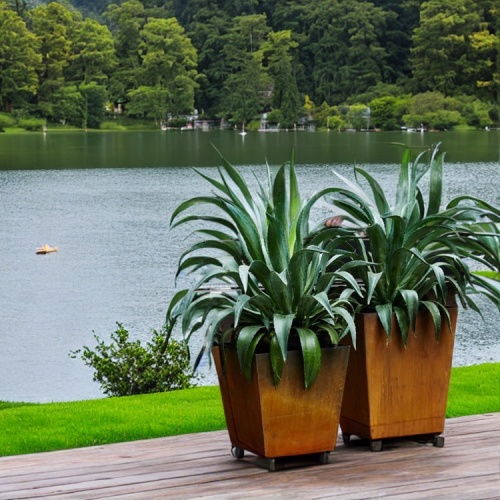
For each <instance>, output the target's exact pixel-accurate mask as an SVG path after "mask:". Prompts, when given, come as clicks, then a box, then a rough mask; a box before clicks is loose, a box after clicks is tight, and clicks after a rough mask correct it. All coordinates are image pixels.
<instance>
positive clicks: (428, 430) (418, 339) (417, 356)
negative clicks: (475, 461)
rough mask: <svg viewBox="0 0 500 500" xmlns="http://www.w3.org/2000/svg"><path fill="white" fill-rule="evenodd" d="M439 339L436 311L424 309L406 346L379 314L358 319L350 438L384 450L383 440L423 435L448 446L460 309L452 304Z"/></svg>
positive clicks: (347, 421) (347, 408) (347, 417)
mask: <svg viewBox="0 0 500 500" xmlns="http://www.w3.org/2000/svg"><path fill="white" fill-rule="evenodd" d="M447 309H448V312H449V314H450V319H451V327H452V329H451V332H450V329H449V328H448V324H447V323H446V321H445V320H444V319H443V322H442V328H441V333H440V337H439V342H437V341H436V338H435V333H434V326H433V323H432V319H431V317H430V314H429V313H427V312H421V313H419V316H418V318H417V324H416V331H415V333H413V332H410V333H409V335H408V342H407V346H406V348H405V347H404V346H403V342H402V340H401V336H400V335H399V332H398V331H397V327H396V324H395V320H393V324H392V332H393V333H392V335H391V337H390V339H389V340H387V335H386V333H385V331H384V329H383V327H382V324H381V323H380V321H379V319H378V317H377V315H376V313H365V314H359V315H357V317H356V329H357V342H356V344H357V345H356V350H354V349H351V353H350V356H349V366H348V370H347V377H346V385H345V391H344V399H343V403H342V412H341V417H340V426H341V429H342V433H343V437H344V442H345V443H346V444H348V443H349V440H350V436H351V435H356V436H359V437H361V438H364V439H369V440H370V448H371V449H372V451H380V449H381V448H382V440H383V439H386V438H399V437H411V436H420V437H421V438H423V439H425V440H429V441H431V440H432V441H433V442H434V445H435V446H439V447H441V446H443V445H444V438H443V437H442V436H439V435H440V434H441V433H442V432H443V431H444V423H445V417H446V402H447V397H448V388H449V382H450V374H451V365H452V357H453V344H454V339H455V328H456V322H457V308H456V307H449V308H447Z"/></svg>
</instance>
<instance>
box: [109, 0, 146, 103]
mask: <svg viewBox="0 0 500 500" xmlns="http://www.w3.org/2000/svg"><path fill="white" fill-rule="evenodd" d="M106 19H107V20H108V21H109V22H110V28H111V31H112V33H113V40H114V43H115V49H116V56H117V59H118V67H117V70H116V71H114V72H113V75H112V76H111V77H110V82H109V85H108V88H109V91H110V94H111V97H112V99H113V100H119V99H123V98H124V97H125V95H126V93H127V91H128V90H130V89H136V88H137V87H138V86H139V85H140V68H141V60H140V55H139V45H140V43H141V30H142V28H143V27H144V25H145V24H146V22H147V17H146V10H145V9H144V5H143V4H142V3H141V2H140V1H139V0H126V1H125V2H123V3H122V4H120V5H116V4H112V5H110V6H109V7H108V10H107V12H106Z"/></svg>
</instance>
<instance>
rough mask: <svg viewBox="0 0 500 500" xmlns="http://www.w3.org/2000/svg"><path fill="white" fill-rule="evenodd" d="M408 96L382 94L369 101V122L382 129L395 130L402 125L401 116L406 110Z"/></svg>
mask: <svg viewBox="0 0 500 500" xmlns="http://www.w3.org/2000/svg"><path fill="white" fill-rule="evenodd" d="M408 101H409V96H398V97H396V96H392V95H388V96H384V97H377V98H375V99H373V100H371V101H370V103H369V107H370V110H371V117H370V119H371V123H372V125H373V126H374V127H376V128H382V129H383V130H396V129H398V128H400V126H401V125H402V122H401V120H402V117H403V115H404V114H405V113H406V111H407V107H408Z"/></svg>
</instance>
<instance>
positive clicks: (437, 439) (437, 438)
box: [432, 436, 444, 448]
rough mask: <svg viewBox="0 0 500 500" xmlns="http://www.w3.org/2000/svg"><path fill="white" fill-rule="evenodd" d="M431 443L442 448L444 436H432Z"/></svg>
mask: <svg viewBox="0 0 500 500" xmlns="http://www.w3.org/2000/svg"><path fill="white" fill-rule="evenodd" d="M432 444H433V445H434V446H435V447H436V448H444V436H434V439H433V441H432Z"/></svg>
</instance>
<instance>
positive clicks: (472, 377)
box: [446, 363, 500, 418]
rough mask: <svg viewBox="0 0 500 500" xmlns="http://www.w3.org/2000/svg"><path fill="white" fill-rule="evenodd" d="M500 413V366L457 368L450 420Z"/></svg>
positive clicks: (447, 411) (452, 382) (453, 373)
mask: <svg viewBox="0 0 500 500" xmlns="http://www.w3.org/2000/svg"><path fill="white" fill-rule="evenodd" d="M496 412H500V363H486V364H482V365H476V366H463V367H459V368H453V370H452V372H451V381H450V390H449V393H448V406H447V409H446V416H447V417H449V418H451V417H461V416H464V415H478V414H481V413H496Z"/></svg>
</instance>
